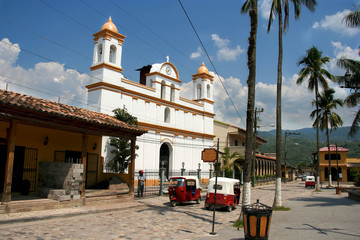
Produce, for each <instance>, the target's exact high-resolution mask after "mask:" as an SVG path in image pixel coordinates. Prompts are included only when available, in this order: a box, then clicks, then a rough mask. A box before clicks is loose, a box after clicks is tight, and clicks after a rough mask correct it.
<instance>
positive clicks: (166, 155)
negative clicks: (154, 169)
mask: <svg viewBox="0 0 360 240" xmlns="http://www.w3.org/2000/svg"><path fill="white" fill-rule="evenodd" d="M159 160H160V161H159V169H160V168H161V167H164V168H165V177H166V178H167V179H169V166H170V148H169V146H168V144H166V143H163V144H162V145H161V147H160V159H159Z"/></svg>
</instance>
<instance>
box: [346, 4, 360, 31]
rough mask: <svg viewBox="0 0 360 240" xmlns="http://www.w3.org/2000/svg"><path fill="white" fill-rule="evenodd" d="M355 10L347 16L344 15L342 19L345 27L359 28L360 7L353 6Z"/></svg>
mask: <svg viewBox="0 0 360 240" xmlns="http://www.w3.org/2000/svg"><path fill="white" fill-rule="evenodd" d="M354 8H355V10H354V11H353V12H351V13H349V14H348V15H346V16H345V17H344V19H343V21H344V22H345V24H346V26H348V27H359V26H360V7H359V6H354Z"/></svg>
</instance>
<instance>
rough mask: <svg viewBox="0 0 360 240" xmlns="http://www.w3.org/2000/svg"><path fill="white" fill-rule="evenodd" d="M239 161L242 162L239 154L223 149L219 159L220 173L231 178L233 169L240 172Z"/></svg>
mask: <svg viewBox="0 0 360 240" xmlns="http://www.w3.org/2000/svg"><path fill="white" fill-rule="evenodd" d="M241 160H243V157H242V156H240V154H239V153H237V152H230V148H228V147H225V148H224V152H223V153H222V154H221V158H220V169H219V170H220V172H221V171H224V172H225V176H226V177H232V172H233V169H234V168H237V169H239V170H241V165H240V163H239V162H240V161H241Z"/></svg>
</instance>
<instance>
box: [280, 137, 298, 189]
mask: <svg viewBox="0 0 360 240" xmlns="http://www.w3.org/2000/svg"><path fill="white" fill-rule="evenodd" d="M288 135H300V133H297V132H287V131H286V132H285V176H284V177H285V178H284V183H286V161H287V158H286V157H287V136H288Z"/></svg>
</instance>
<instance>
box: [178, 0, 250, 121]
mask: <svg viewBox="0 0 360 240" xmlns="http://www.w3.org/2000/svg"><path fill="white" fill-rule="evenodd" d="M178 1H179V3H180V5H181V8H182V9H183V11H184V13H185V15H186V17H187V19H188V21H189V23H190V25H191V27H192V29H193V30H194V32H195V35H196V37H197V38H198V40H199V42H200V44H201V47H202V48H203V50H204V52H205V54H206V56H207V58H208V60H209V61H210V63H211V66H212V67H213V69H214V71H215V74H216V76H217V77H218V79H219V81H220V83H221V85H222V86H223V88H224V90H225V92H226V94H227V96H228V98H229V99H230V102H231V104H232V105H233V107H234V109H235V111H236V113H237V115H238V117H239V118H240V121H241V122H242V123H243V124H244V126H245V123H244V122H243V120H242V118H241V117H240V113H239V111H238V110H237V108H236V106H235V104H234V102H233V100H232V99H231V97H230V94H229V93H228V91H227V89H226V87H225V85H224V83H223V81H222V80H221V78H220V76H219V73H218V71H217V70H216V68H215V65H214V63H213V62H212V60H211V58H210V56H209V54H208V52H207V50H206V48H205V46H204V44H203V42H202V41H201V38H200V36H199V34H198V33H197V31H196V29H195V27H194V25H193V23H192V22H191V19H190V17H189V15H188V14H187V12H186V10H185V8H184V6H183V4H182V3H181V0H178Z"/></svg>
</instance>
